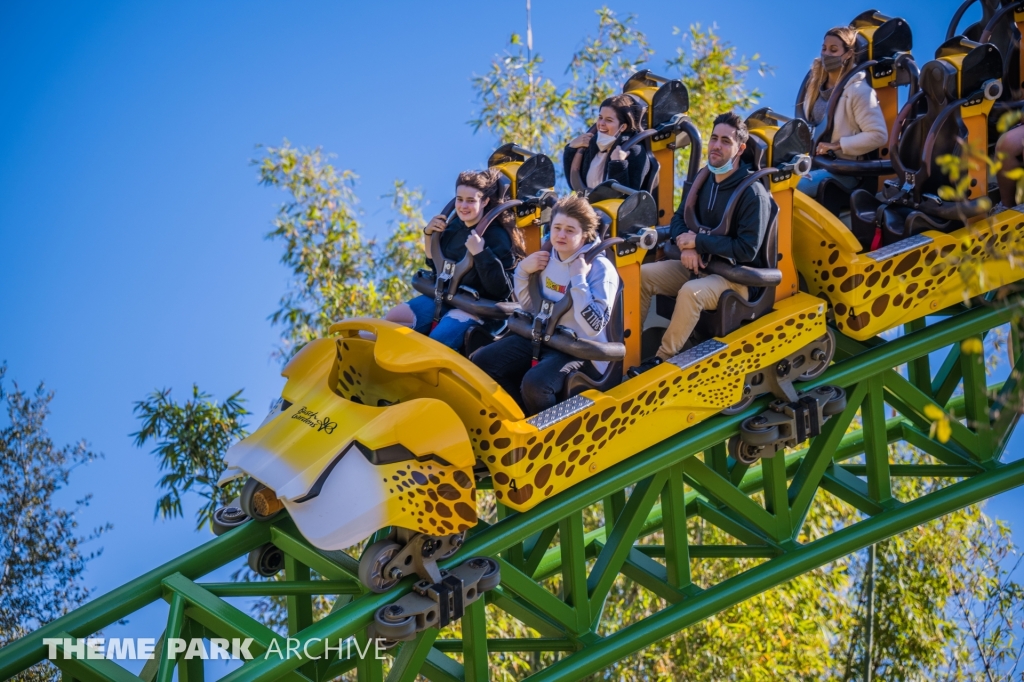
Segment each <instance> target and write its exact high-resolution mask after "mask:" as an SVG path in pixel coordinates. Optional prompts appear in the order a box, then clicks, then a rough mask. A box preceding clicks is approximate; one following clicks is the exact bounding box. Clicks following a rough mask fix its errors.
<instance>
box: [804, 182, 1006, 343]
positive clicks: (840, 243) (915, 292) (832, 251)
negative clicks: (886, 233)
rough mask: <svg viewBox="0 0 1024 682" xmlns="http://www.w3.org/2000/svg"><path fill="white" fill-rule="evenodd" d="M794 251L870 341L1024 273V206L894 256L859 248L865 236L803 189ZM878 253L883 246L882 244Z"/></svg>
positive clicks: (815, 288)
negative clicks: (1018, 253) (1021, 260)
mask: <svg viewBox="0 0 1024 682" xmlns="http://www.w3.org/2000/svg"><path fill="white" fill-rule="evenodd" d="M794 196H795V201H794V204H795V206H794V212H793V232H794V235H795V239H794V240H793V242H794V244H793V248H794V258H795V260H796V264H797V268H798V269H799V270H800V274H801V275H802V276H803V279H804V281H805V283H806V286H807V290H808V291H809V292H810V293H811V294H814V295H815V296H821V297H822V298H825V299H826V300H828V301H829V302H830V303H831V305H832V307H833V310H834V312H835V319H836V327H837V328H838V329H839V331H841V332H842V333H844V334H846V335H847V336H849V337H851V338H853V339H857V340H859V341H863V340H864V339H868V338H870V337H872V336H875V335H876V334H878V333H879V332H883V331H885V330H887V329H892V328H893V327H896V326H898V325H900V324H904V323H906V322H910V321H912V320H916V319H919V318H922V317H924V316H926V315H928V314H931V313H934V312H935V311H937V310H941V309H943V308H946V307H948V306H951V305H954V304H956V303H960V302H963V301H964V300H965V299H966V298H969V297H971V296H977V295H980V294H983V293H985V292H986V291H991V290H993V289H997V288H999V287H1001V286H1004V285H1006V284H1010V283H1011V282H1016V281H1018V280H1020V279H1022V278H1024V268H1021V267H1019V266H1016V264H1015V262H1014V260H1012V259H1011V258H1009V255H1010V254H1011V252H1012V251H1013V250H1014V249H1015V248H1019V245H1020V244H1021V243H1022V240H1024V213H1021V212H1020V211H1018V210H1015V209H1010V210H1006V211H1003V212H1001V213H999V214H997V215H994V216H992V217H991V218H989V219H987V220H981V221H978V222H976V223H973V224H972V225H968V226H966V227H962V228H960V229H959V230H956V231H954V232H951V233H948V234H946V233H943V232H933V231H928V232H923V233H922V234H923V235H924V236H925V237H927V238H930V239H931V241H930V242H929V243H925V244H922V245H920V246H917V247H915V248H913V249H910V250H908V251H906V252H904V253H900V254H898V255H895V256H893V257H891V258H887V259H883V260H881V261H876V260H874V259H873V258H871V257H870V255H869V254H866V253H863V254H858V253H857V251H859V250H860V244H859V243H858V242H857V240H856V239H855V238H854V237H853V235H852V234H851V233H850V231H849V230H848V229H847V228H846V227H845V226H844V225H843V224H842V223H841V222H839V220H837V219H836V218H835V217H834V216H833V215H832V214H831V213H829V212H828V211H827V210H825V208H823V207H822V206H820V205H819V204H818V203H817V202H815V201H814V200H813V199H811V198H810V197H807V196H806V195H804V194H802V193H801V192H796V193H795V195H794ZM875 253H877V252H875Z"/></svg>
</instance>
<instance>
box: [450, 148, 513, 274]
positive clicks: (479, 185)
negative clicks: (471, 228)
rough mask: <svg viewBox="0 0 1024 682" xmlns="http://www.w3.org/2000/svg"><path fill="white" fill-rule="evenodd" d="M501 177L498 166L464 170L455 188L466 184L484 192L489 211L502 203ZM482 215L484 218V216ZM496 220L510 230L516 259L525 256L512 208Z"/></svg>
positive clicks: (484, 209)
mask: <svg viewBox="0 0 1024 682" xmlns="http://www.w3.org/2000/svg"><path fill="white" fill-rule="evenodd" d="M500 178H501V171H499V170H498V169H497V168H488V169H487V170H485V171H462V172H461V173H459V177H457V178H456V179H455V188H456V189H458V188H459V187H460V186H462V185H465V186H466V187H472V188H473V189H477V190H480V191H481V192H483V195H484V196H483V198H484V204H483V212H484V213H487V212H488V211H490V210H491V209H492V208H494V207H495V206H497V205H498V204H500V203H501V197H500V196H499V195H498V194H499V192H500V191H501V185H500V183H499V182H498V181H499V179H500ZM480 217H481V219H482V218H483V216H480ZM494 220H495V222H496V223H498V224H499V225H501V227H502V228H503V229H504V230H505V231H506V232H508V236H509V237H510V238H511V239H512V255H513V256H514V257H515V259H516V260H519V259H520V258H522V257H523V256H525V255H526V243H525V241H524V240H523V233H522V232H521V231H520V230H519V228H518V227H516V219H515V216H513V215H512V210H511V209H509V210H506V211H502V213H501V215H499V216H498V217H497V218H495V219H494Z"/></svg>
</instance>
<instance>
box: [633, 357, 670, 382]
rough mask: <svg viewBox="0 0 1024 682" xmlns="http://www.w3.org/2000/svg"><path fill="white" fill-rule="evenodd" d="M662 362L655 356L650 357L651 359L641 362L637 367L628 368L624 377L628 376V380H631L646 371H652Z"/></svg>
mask: <svg viewBox="0 0 1024 682" xmlns="http://www.w3.org/2000/svg"><path fill="white" fill-rule="evenodd" d="M663 362H665V361H664V360H662V359H661V358H659V357H658V356H657V355H652V356H651V357H649V358H647V359H646V360H644V361H643V362H641V363H640V364H639V365H636V366H635V367H630V368H629V369H628V370H627V371H626V376H628V377H629V378H630V379H632V378H633V377H638V376H640V375H641V374H643V373H644V372H646V371H647V370H649V369H654V368H655V367H657V366H658V365H660V364H661V363H663Z"/></svg>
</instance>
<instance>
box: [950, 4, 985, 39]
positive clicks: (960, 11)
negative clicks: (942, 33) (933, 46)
mask: <svg viewBox="0 0 1024 682" xmlns="http://www.w3.org/2000/svg"><path fill="white" fill-rule="evenodd" d="M975 2H977V0H965V2H964V3H963V4H962V5H960V6H959V7H958V8H957V9H956V11H955V12H953V18H952V20H950V22H949V27H948V28H947V29H946V40H952V39H953V36H955V35H956V29H957V27H959V25H960V20H961V19H963V18H964V12H966V11H967V10H968V9H969V8H970V6H971V5H973V4H974V3H975Z"/></svg>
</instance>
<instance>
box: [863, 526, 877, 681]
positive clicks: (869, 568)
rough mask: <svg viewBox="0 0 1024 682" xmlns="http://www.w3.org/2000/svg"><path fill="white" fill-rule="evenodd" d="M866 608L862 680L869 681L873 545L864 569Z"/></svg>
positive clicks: (873, 569)
mask: <svg viewBox="0 0 1024 682" xmlns="http://www.w3.org/2000/svg"><path fill="white" fill-rule="evenodd" d="M866 573H867V579H868V586H867V609H866V611H865V614H864V640H865V641H864V682H871V675H872V673H873V672H874V670H873V667H872V665H871V658H872V656H871V654H872V649H873V648H874V644H875V642H874V640H875V545H871V546H870V547H868V565H867V569H866Z"/></svg>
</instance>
